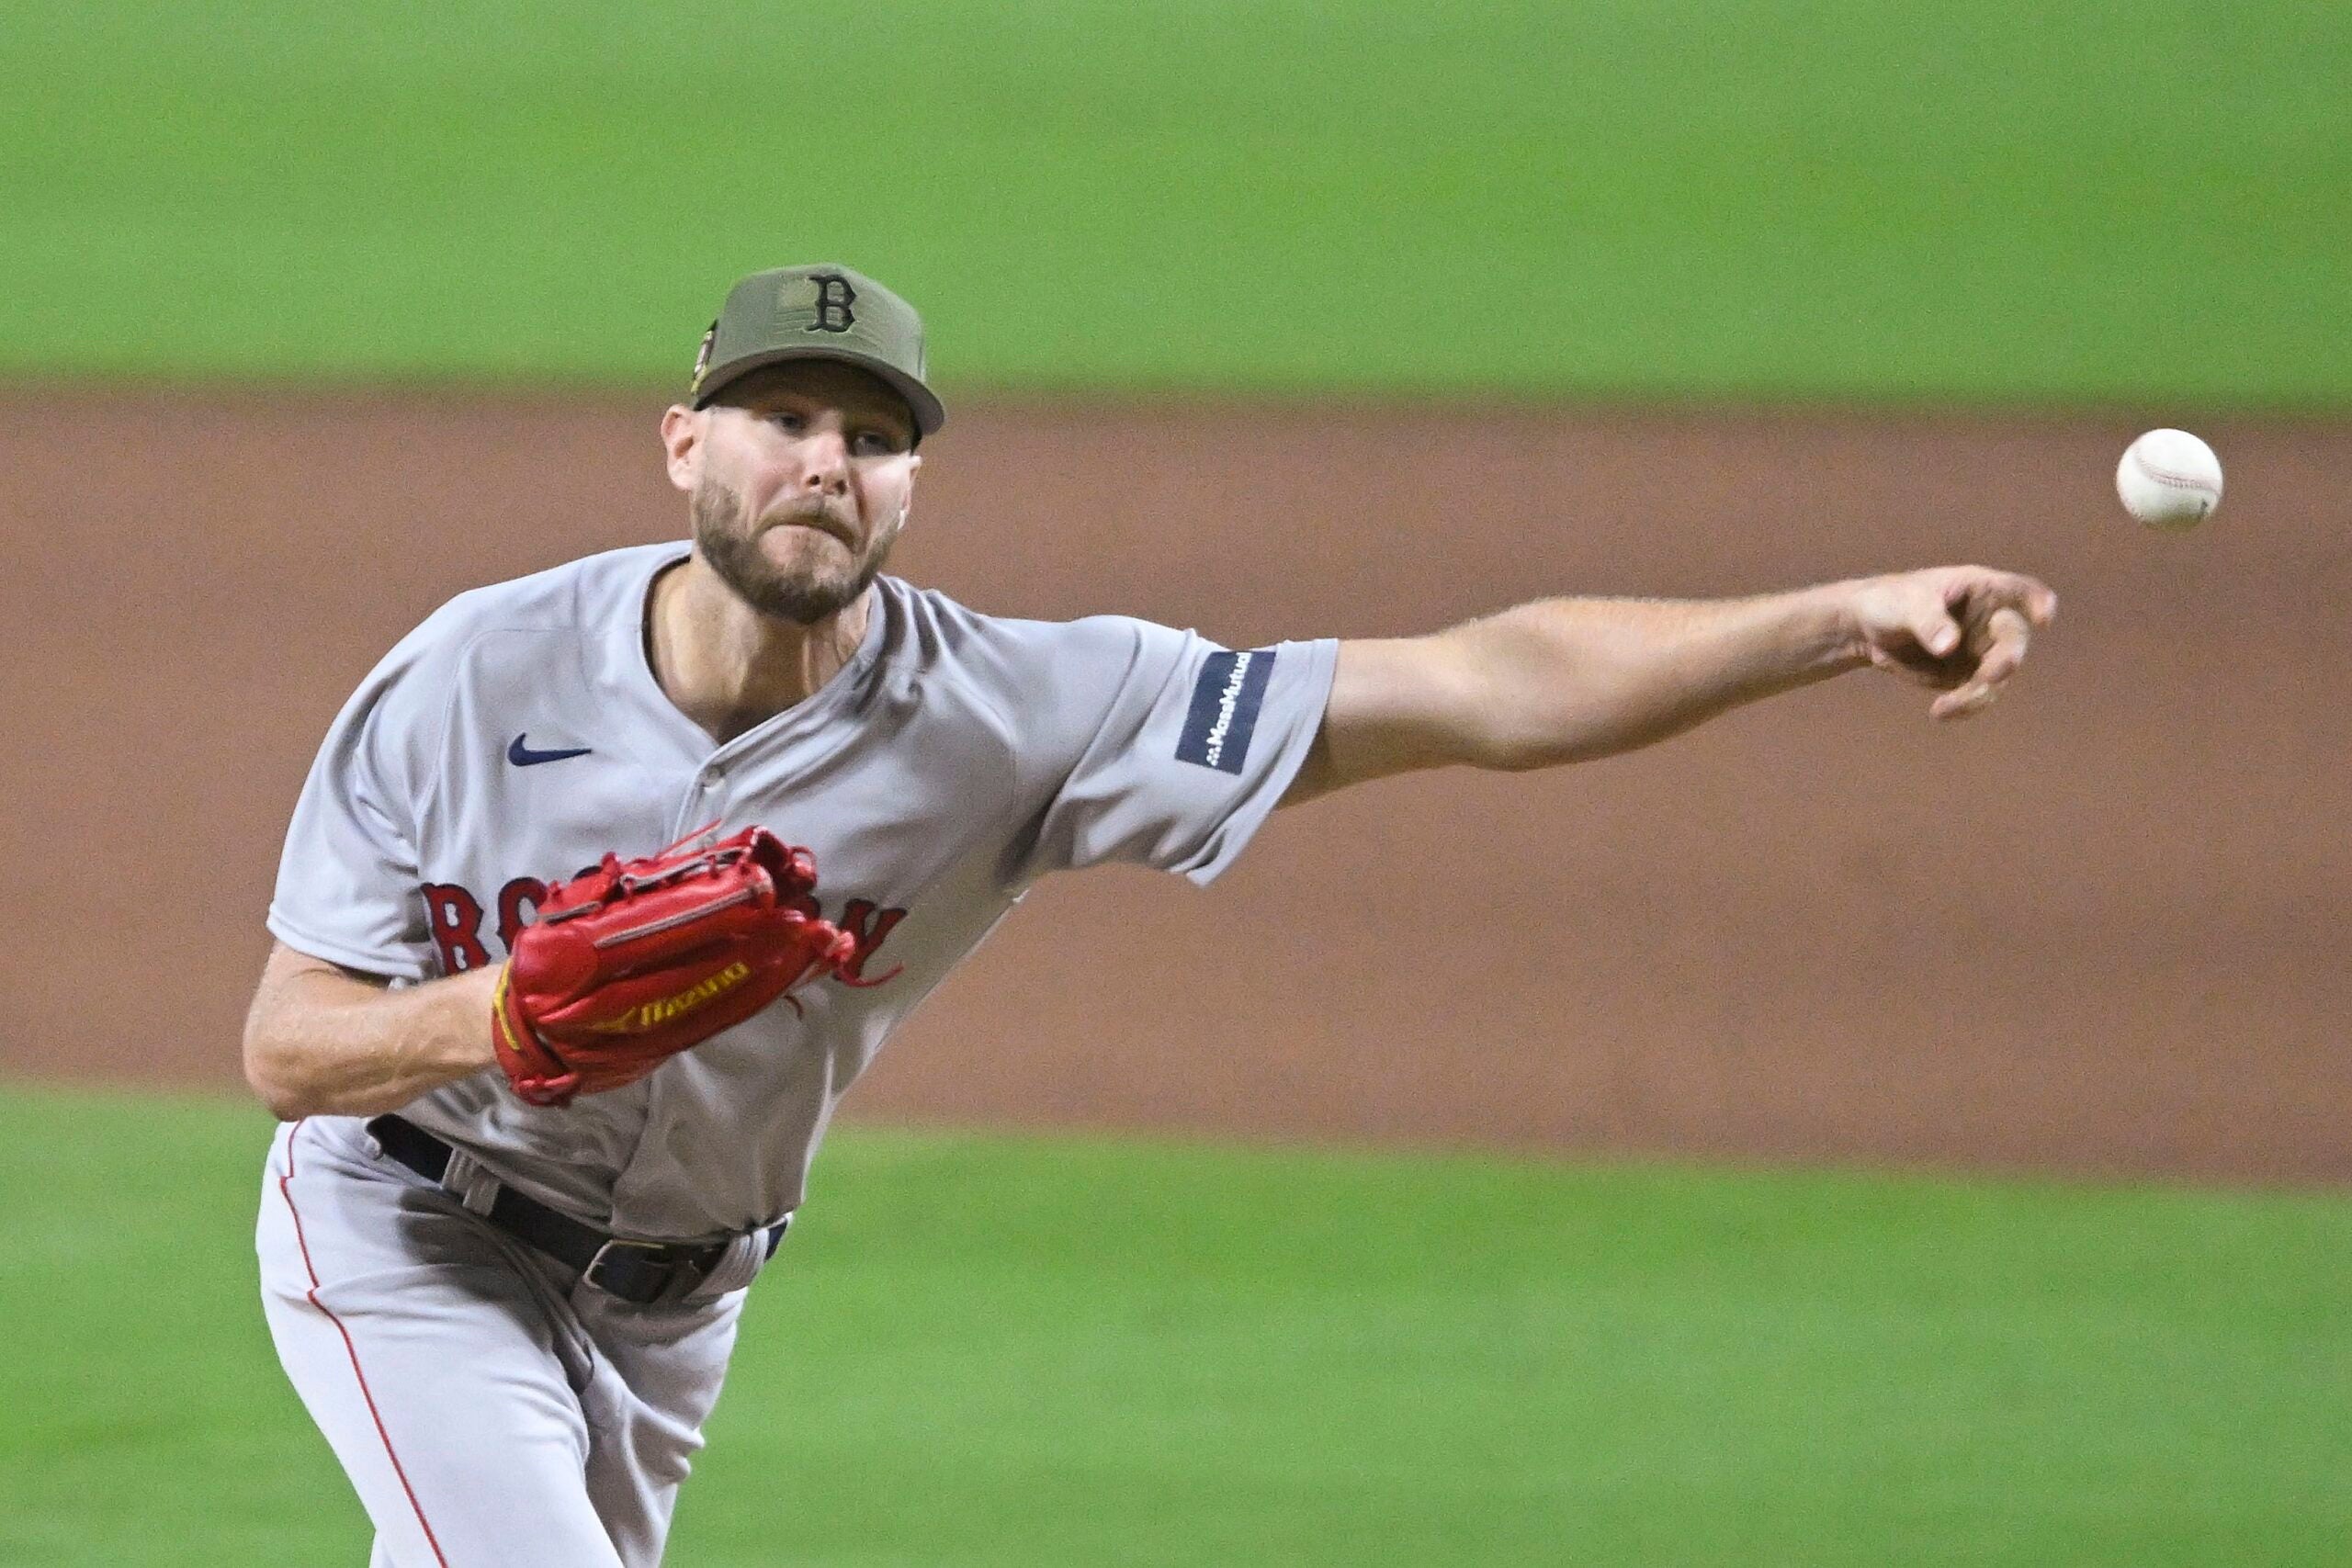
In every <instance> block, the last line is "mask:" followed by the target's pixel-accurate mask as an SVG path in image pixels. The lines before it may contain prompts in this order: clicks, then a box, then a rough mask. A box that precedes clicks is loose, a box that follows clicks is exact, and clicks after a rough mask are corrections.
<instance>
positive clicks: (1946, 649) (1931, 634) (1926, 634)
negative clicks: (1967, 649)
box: [1903, 594, 1960, 659]
mask: <svg viewBox="0 0 2352 1568" xmlns="http://www.w3.org/2000/svg"><path fill="white" fill-rule="evenodd" d="M1903 626H1904V629H1905V631H1908V632H1909V633H1910V634H1911V635H1912V637H1914V638H1916V639H1917V641H1918V644H1919V646H1920V647H1921V648H1924V649H1927V650H1928V652H1929V653H1932V654H1934V655H1935V656H1936V657H1937V658H1938V659H1942V658H1944V657H1945V656H1947V655H1949V654H1951V652H1953V651H1954V650H1955V649H1958V648H1959V647H1960V623H1959V622H1958V621H1955V620H1953V619H1952V617H1951V609H1950V607H1949V606H1947V605H1946V604H1944V602H1943V601H1942V600H1941V599H1939V598H1936V597H1933V596H1931V595H1927V594H1922V595H1920V596H1919V598H1918V600H1917V603H1915V604H1911V605H1910V606H1909V607H1908V608H1906V609H1905V611H1904V615H1903Z"/></svg>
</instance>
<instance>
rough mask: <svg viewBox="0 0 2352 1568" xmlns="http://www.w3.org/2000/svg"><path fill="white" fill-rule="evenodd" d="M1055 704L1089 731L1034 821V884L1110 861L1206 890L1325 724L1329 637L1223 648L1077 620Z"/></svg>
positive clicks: (1061, 662) (1145, 629) (1117, 621)
mask: <svg viewBox="0 0 2352 1568" xmlns="http://www.w3.org/2000/svg"><path fill="white" fill-rule="evenodd" d="M1070 630H1071V633H1072V636H1071V637H1070V639H1069V646H1068V647H1066V648H1064V649H1060V650H1058V653H1057V668H1058V670H1059V672H1060V673H1059V678H1058V679H1057V681H1056V682H1054V686H1055V690H1056V693H1057V696H1060V697H1063V698H1064V699H1066V700H1068V701H1069V703H1070V705H1071V706H1073V707H1074V708H1076V709H1077V710H1078V711H1077V713H1076V714H1074V715H1065V716H1064V717H1065V718H1068V717H1080V718H1081V719H1082V720H1083V721H1084V722H1082V723H1080V724H1077V725H1072V726H1070V727H1069V731H1068V732H1067V733H1068V735H1069V739H1070V740H1071V741H1072V742H1074V743H1075V745H1076V750H1075V754H1074V755H1073V756H1071V757H1069V761H1068V766H1067V769H1066V771H1064V772H1063V773H1061V775H1060V776H1059V778H1058V779H1057V781H1054V782H1053V785H1052V788H1051V791H1050V794H1049V795H1048V797H1047V799H1046V805H1045V807H1044V810H1043V813H1042V815H1041V816H1040V818H1038V819H1037V822H1036V824H1035V829H1036V836H1035V841H1034V849H1033V852H1032V854H1031V857H1030V861H1029V866H1028V872H1029V874H1030V876H1031V877H1033V878H1034V877H1035V875H1039V874H1044V873H1046V872H1050V871H1059V870H1069V869H1075V868H1078V867H1081V866H1090V865H1100V864H1104V863H1129V864H1136V865H1148V866H1151V867H1154V868H1156V869H1158V870H1161V871H1170V872H1176V873H1178V874H1182V875H1184V876H1187V877H1189V878H1191V879H1192V880H1193V882H1195V883H1198V884H1206V883H1207V882H1209V881H1210V880H1211V879H1212V878H1214V877H1216V875H1217V874H1219V873H1221V872H1223V871H1224V870H1225V869H1226V867H1227V866H1228V865H1230V864H1232V863H1233V861H1234V859H1235V858H1236V857H1237V856H1238V855H1239V854H1240V852H1241V851H1242V849H1243V847H1244V846H1246V845H1247V844H1248V843H1249V842H1250V839H1251V837H1253V836H1254V835H1255V834H1256V833H1257V831H1258V829H1259V826H1260V825H1261V823H1263V822H1264V821H1265V819H1266V818H1267V816H1268V815H1269V814H1271V813H1272V810H1273V809H1274V807H1276V806H1277V805H1279V804H1280V803H1281V801H1282V797H1283V792H1284V791H1285V790H1287V789H1288V788H1289V787H1290V783H1291V780H1292V779H1293V778H1294V777H1295V776H1296V775H1297V773H1298V770H1299V767H1300V765H1301V764H1302V763H1303V762H1305V761H1306V752H1307V748H1308V747H1309V746H1311V745H1312V744H1313V743H1314V740H1315V737H1316V734H1317V731H1318V730H1319V729H1320V728H1321V727H1322V723H1323V710H1324V707H1325V705H1326V704H1327V703H1328V702H1329V698H1330V694H1331V672H1332V669H1333V666H1334V664H1335V662H1336V661H1337V659H1338V656H1339V644H1338V643H1337V642H1336V641H1332V640H1329V639H1326V640H1322V641H1314V642H1284V643H1279V644H1276V645H1275V646H1273V647H1272V648H1258V649H1228V648H1222V647H1219V646H1218V645H1217V644H1216V643H1213V642H1210V641H1208V640H1207V639H1205V638H1204V637H1200V636H1199V635H1198V634H1197V633H1193V632H1189V631H1177V630H1174V629H1173V628H1170V627H1168V626H1156V625H1154V624H1152V623H1150V622H1148V621H1136V620H1128V619H1125V618H1123V617H1100V618H1097V619H1096V620H1094V621H1090V622H1077V623H1072V624H1071V627H1070Z"/></svg>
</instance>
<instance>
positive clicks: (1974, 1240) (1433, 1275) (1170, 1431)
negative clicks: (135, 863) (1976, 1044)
mask: <svg viewBox="0 0 2352 1568" xmlns="http://www.w3.org/2000/svg"><path fill="white" fill-rule="evenodd" d="M0 1089H4V1090H5V1092H0V1190H5V1191H6V1192H7V1193H8V1194H10V1196H11V1200H12V1201H10V1203H9V1204H8V1205H7V1208H6V1218H5V1221H0V1236H5V1239H6V1245H5V1246H0V1301H5V1302H6V1303H7V1305H6V1330H7V1334H8V1338H9V1345H8V1352H9V1353H8V1354H7V1355H6V1357H5V1358H0V1409H5V1410H6V1411H7V1412H8V1416H9V1418H8V1420H7V1421H6V1422H5V1423H0V1562H10V1563H15V1562H25V1563H40V1564H85V1563H87V1564H101V1563H103V1564H107V1565H108V1568H114V1565H117V1564H121V1563H126V1562H171V1563H174V1564H175V1565H196V1564H209V1563H221V1564H231V1563H234V1564H240V1565H243V1564H252V1563H275V1562H303V1563H332V1562H351V1563H355V1564H356V1563H357V1562H361V1561H362V1560H363V1559H364V1550H363V1547H362V1540H363V1534H364V1524H363V1521H362V1519H361V1517H360V1515H359V1513H358V1511H357V1507H356V1504H355V1503H354V1502H353V1501H352V1500H351V1498H350V1496H349V1495H348V1493H347V1492H346V1491H345V1486H344V1483H343V1481H342V1478H341V1476H340V1474H339V1472H337V1471H336V1470H335V1468H334V1463H333V1461H332V1460H331V1459H330V1458H329V1456H328V1454H327V1451H326V1449H325V1446H324V1444H323V1443H322V1441H321V1440H320V1439H319V1438H317V1436H316V1435H315V1433H314V1432H313V1431H312V1430H311V1428H310V1427H309V1425H308V1422H307V1419H306V1417H305V1416H303V1414H302V1412H301V1410H300V1406H299V1405H298V1404H297V1403H296V1402H295V1400H294V1397H293V1395H292V1393H290V1392H289V1391H288V1388H287V1387H286V1385H285V1384H284V1382H283V1381H282V1379H281V1378H280V1376H279V1374H278V1372H277V1368H276V1365H275V1362H274V1360H273V1359H272V1357H271V1352H270V1349H269V1346H268V1343H267V1340H266V1336H265V1333H264V1330H263V1328H262V1325H261V1319H260V1314H259V1308H258V1305H257V1303H256V1302H255V1300H254V1284H253V1264H252V1257H251V1240H250V1238H251V1231H252V1219H253V1208H254V1200H255V1196H256V1193H257V1191H258V1188H259V1159H260V1155H261V1151H262V1148H263V1146H264V1145H265V1143H266V1134H267V1128H266V1124H265V1122H263V1120H262V1118H261V1117H260V1115H259V1113H258V1112H256V1111H253V1110H250V1109H248V1108H245V1107H243V1106H240V1105H237V1104H234V1103H232V1102H229V1101H225V1100H193V1099H161V1098H158V1099H140V1100H133V1099H127V1098H119V1097H105V1096H100V1095H96V1094H90V1093H82V1092H66V1091H62V1090H57V1089H36V1088H33V1087H31V1086H28V1085H26V1084H23V1083H10V1084H7V1085H5V1086H0ZM2347 1295H2352V1205H2347V1204H2346V1201H2343V1200H2342V1199H2340V1198H2331V1197H2319V1196H2275V1195H2274V1196H2253V1195H2233V1194H2225V1193H2211V1192H2206V1193H2199V1192H2186V1191H2160V1190H2122V1189H2103V1188H2093V1187H2065V1186H2057V1185H2026V1184H2008V1183H1993V1182H1962V1181H1954V1180H1931V1179H1918V1178H1901V1179H1897V1178H1883V1179H1881V1178H1871V1177H1864V1176H1860V1175H1852V1174H1844V1175H1819V1174H1815V1175H1784V1174H1748V1173H1724V1172H1700V1171H1691V1170H1676V1169H1667V1168H1582V1167H1577V1166H1554V1165H1543V1164H1535V1163H1527V1162H1509V1161H1503V1160H1498V1159H1485V1158H1469V1157H1448V1158H1436V1157H1418V1158H1408V1157H1402V1156H1374V1155H1356V1154H1350V1155H1339V1154H1308V1153H1291V1152H1268V1151H1257V1152H1245V1151H1234V1150H1222V1149H1213V1148H1202V1147H1182V1146H1169V1145H1123V1144H1118V1143H1113V1142H1107V1141H1086V1142H1065V1141H1052V1142H1048V1141H1042V1140H1036V1141H1032V1140H1013V1139H1001V1138H976V1137H975V1138H963V1137H947V1136H920V1137H918V1136H911V1135H904V1134H878V1133H874V1132H867V1131H852V1132H849V1133H845V1134H842V1136H841V1137H840V1138H839V1139H837V1140H836V1143H835V1145H834V1146H832V1147H831V1148H829V1149H828V1151H827V1153H826V1155H825V1156H824V1157H823V1159H822V1160H821V1161H820V1166H819V1170H818V1181H817V1184H816V1187H815V1190H814V1194H813V1197H812V1201H811V1205H810V1207H809V1210H808V1211H807V1213H806V1219H805V1224H804V1225H803V1227H802V1228H800V1229H798V1230H797V1231H796V1232H795V1234H794V1237H793V1239H792V1241H791V1243H790V1244H789V1250H788V1252H787V1253H786V1263H785V1265H784V1266H783V1267H780V1268H779V1269H777V1270H776V1271H775V1272H774V1273H772V1274H771V1275H770V1276H769V1277H768V1278H767V1279H766V1280H763V1281H762V1283H761V1285H760V1287H759V1289H758V1291H757V1292H756V1294H755V1298H754V1303H753V1306H752V1311H751V1314H750V1316H749V1318H748V1320H747V1326H746V1331H745V1338H744V1343H743V1347H742V1349H741V1354H740V1355H739V1357H738V1359H737V1364H736V1370H735V1373H734V1376H733V1379H732V1381H731V1382H730V1384H729V1390H728V1393H727V1396H726V1398H725V1399H724V1400H723V1401H722V1403H721V1404H720V1406H719V1411H718V1416H717V1418H716V1420H715V1422H714V1425H713V1430H712V1434H711V1436H712V1447H711V1449H710V1450H709V1451H708V1452H707V1455H706V1457H705V1460H704V1461H703V1463H702V1466H701V1468H700V1469H699V1470H698V1472H697V1473H696V1476H695V1480H694V1481H693V1482H692V1483H690V1484H689V1486H688V1488H687V1491H686V1494H685V1499H684V1506H683V1507H682V1510H681V1513H680V1523H679V1528H678V1532H677V1535H676V1537H675V1539H674V1543H673V1551H672V1554H671V1561H673V1562H677V1563H679V1564H681V1565H682V1568H692V1565H696V1564H701V1565H718V1564H730V1565H743V1568H750V1565H752V1564H763V1565H764V1564H774V1563H778V1562H792V1563H808V1564H837V1565H848V1564H857V1565H862V1568H883V1565H894V1568H895V1565H899V1564H917V1563H920V1564H926V1565H963V1564H971V1565H979V1564H988V1565H992V1568H997V1565H1001V1568H1055V1565H1058V1564H1069V1565H1072V1568H1076V1565H1079V1564H1089V1565H1091V1564H1099V1563H1103V1562H1130V1563H1147V1564H1170V1565H1176V1564H1203V1565H1207V1564H1216V1565H1219V1568H1227V1565H1231V1564H1252V1563H1267V1564H1273V1563H1282V1564H1311V1565H1320V1564H1342V1563H1347V1564H1366V1563H1391V1562H1410V1563H1449V1564H1456V1563H1459V1564H1469V1563H1477V1564H1488V1563H1529V1564H1538V1563H1540V1564H1560V1563H1595V1564H1611V1565H1628V1564H1668V1563H1673V1564H1699V1563H1705V1564H1749V1563H1753V1564H1790V1563H1805V1564H1824V1565H1829V1564H1854V1565H1857V1568H1860V1565H1864V1564H1868V1565H1870V1568H1883V1565H1884V1564H1888V1563H1905V1564H1917V1563H1955V1564H1957V1563H1969V1564H2011V1563H2014V1564H2019V1565H2024V1564H2033V1565H2036V1568H2044V1565H2048V1564H2055V1563H2065V1564H2076V1565H2084V1564H2114V1565H2117V1568H2125V1565H2129V1568H2152V1565H2156V1564H2166V1563H2217V1562H2226V1563H2231V1564H2236V1565H2255V1564H2285V1563H2312V1564H2318V1563H2334V1562H2340V1561H2342V1548H2343V1542H2344V1541H2345V1540H2346V1539H2347V1538H2352V1479H2347V1478H2352V1426H2347V1424H2346V1421H2345V1419H2344V1413H2345V1411H2346V1408H2347V1407H2352V1318H2347V1316H2346V1313H2345V1311H2344V1303H2345V1301H2346V1299H2347Z"/></svg>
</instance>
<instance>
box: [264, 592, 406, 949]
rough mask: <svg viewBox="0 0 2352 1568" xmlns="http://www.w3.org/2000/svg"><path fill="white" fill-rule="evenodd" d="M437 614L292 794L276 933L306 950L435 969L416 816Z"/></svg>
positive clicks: (336, 730)
mask: <svg viewBox="0 0 2352 1568" xmlns="http://www.w3.org/2000/svg"><path fill="white" fill-rule="evenodd" d="M431 626H432V623H431V622H427V623H426V625H425V626H423V627H419V628H418V630H417V631H416V632H414V633H412V634H411V635H410V637H409V638H408V639H406V640H405V641H403V642H402V643H401V645H400V646H399V647H397V648H395V649H393V650H392V651H391V652H390V654H388V655H387V656H386V657H385V659H384V660H383V662H382V663H381V664H379V665H378V666H377V667H376V669H375V671H373V672H372V673H370V674H369V675H368V679H367V680H366V681H365V682H362V683H361V685H360V687H359V689H358V690H357V691H356V692H355V693H353V694H352V696H351V700H350V701H349V702H347V703H345V705H344V707H343V711H342V712H341V713H340V714H338V715H336V716H335V721H334V726H333V728H330V729H329V730H328V731H327V738H326V740H325V743H324V744H322V746H321V747H320V748H319V754H318V757H317V759H316V760H315V761H312V763H311V773H310V777H309V778H308V779H307V780H306V781H305V782H304V784H303V785H302V794H301V797H300V800H298V801H297V802H296V803H295V807H294V818H293V821H292V823H291V824H290V825H289V826H288V829H287V832H286V848H285V852H284V853H283V854H282V855H281V856H280V858H279V860H278V866H277V890H276V892H275V893H274V894H273V896H272V897H271V899H270V905H269V930H270V934H272V935H273V936H275V937H277V940H278V941H280V942H284V943H285V944H286V945H287V946H288V947H290V948H293V949H295V950H296V951H298V952H301V953H309V954H310V955H311V956H312V957H314V958H323V959H326V960H327V961H329V962H330V963H334V964H343V965H345V967H347V968H352V969H357V970H361V971H363V972H365V973H368V974H371V975H381V976H388V977H390V978H394V979H405V980H422V979H425V978H428V977H430V976H433V975H435V974H436V973H437V972H438V970H437V967H436V965H435V963H434V959H433V951H434V950H433V942H432V938H431V933H430V931H429V930H428V929H427V927H426V924H425V910H424V888H423V886H422V884H421V879H420V875H419V872H418V864H419V855H418V850H417V830H416V823H417V818H418V815H419V802H420V799H421V794H422V788H423V782H424V779H425V777H426V776H428V773H429V768H430V761H431V757H432V753H433V750H434V748H435V736H436V735H437V732H438V728H439V724H440V720H441V718H442V714H441V711H440V710H441V707H442V706H443V705H442V704H441V703H440V702H439V701H437V700H436V694H435V692H434V691H433V690H431V689H430V688H431V687H432V686H433V685H434V682H432V681H431V680H430V679H429V677H428V675H427V671H426V668H425V665H426V660H425V659H424V649H425V647H426V646H427V643H428V631H429V628H430V627H431Z"/></svg>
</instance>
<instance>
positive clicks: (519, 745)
mask: <svg viewBox="0 0 2352 1568" xmlns="http://www.w3.org/2000/svg"><path fill="white" fill-rule="evenodd" d="M529 733H530V732H529V731H528V730H526V731H524V734H525V735H527V734H529ZM592 750H595V748H594V747H592V746H574V747H572V748H571V750H566V751H534V750H531V749H530V748H529V747H528V746H526V745H524V744H523V736H522V735H518V736H516V737H515V744H513V745H512V746H509V747H508V748H506V760H507V761H510V762H512V763H514V764H515V766H516V767H518V768H529V767H536V766H537V764H539V763H541V762H560V761H563V760H564V759H565V758H566V757H585V756H586V755H588V753H589V752H590V751H592Z"/></svg>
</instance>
